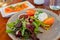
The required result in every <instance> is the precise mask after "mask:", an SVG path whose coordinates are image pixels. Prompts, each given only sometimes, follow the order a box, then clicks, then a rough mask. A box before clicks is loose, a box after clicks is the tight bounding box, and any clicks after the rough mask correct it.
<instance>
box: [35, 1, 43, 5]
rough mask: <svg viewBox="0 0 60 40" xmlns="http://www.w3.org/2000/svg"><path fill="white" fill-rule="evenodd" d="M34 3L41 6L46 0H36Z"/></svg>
mask: <svg viewBox="0 0 60 40" xmlns="http://www.w3.org/2000/svg"><path fill="white" fill-rule="evenodd" d="M34 3H35V4H37V5H40V4H43V3H44V0H34Z"/></svg>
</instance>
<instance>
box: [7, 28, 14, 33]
mask: <svg viewBox="0 0 60 40" xmlns="http://www.w3.org/2000/svg"><path fill="white" fill-rule="evenodd" d="M6 32H7V33H14V31H12V30H10V29H7V30H6Z"/></svg>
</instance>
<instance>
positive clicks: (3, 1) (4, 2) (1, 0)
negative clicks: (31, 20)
mask: <svg viewBox="0 0 60 40" xmlns="http://www.w3.org/2000/svg"><path fill="white" fill-rule="evenodd" d="M12 1H13V0H0V7H4V6H6V5H7V4H8V3H11V2H12Z"/></svg>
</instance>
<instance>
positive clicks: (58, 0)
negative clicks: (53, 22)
mask: <svg viewBox="0 0 60 40" xmlns="http://www.w3.org/2000/svg"><path fill="white" fill-rule="evenodd" d="M49 7H50V8H51V9H52V10H60V0H50V3H49Z"/></svg>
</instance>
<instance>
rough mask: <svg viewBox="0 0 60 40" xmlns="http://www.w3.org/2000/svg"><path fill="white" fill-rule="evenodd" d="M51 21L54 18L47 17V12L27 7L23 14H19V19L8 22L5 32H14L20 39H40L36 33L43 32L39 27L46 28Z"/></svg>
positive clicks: (48, 27)
mask: <svg viewBox="0 0 60 40" xmlns="http://www.w3.org/2000/svg"><path fill="white" fill-rule="evenodd" d="M53 23H54V18H53V17H49V16H48V15H47V13H44V12H43V11H40V10H37V11H36V10H34V9H29V10H27V11H26V12H25V14H21V15H19V19H17V20H16V21H15V22H10V23H8V24H7V26H8V27H9V29H7V30H6V32H8V33H11V34H14V35H15V36H16V37H18V38H20V39H22V38H23V39H26V40H28V39H30V40H40V39H39V38H37V34H38V33H43V32H42V31H41V30H39V29H40V28H41V27H42V28H44V29H46V30H48V29H50V26H51V25H52V24H53Z"/></svg>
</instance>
